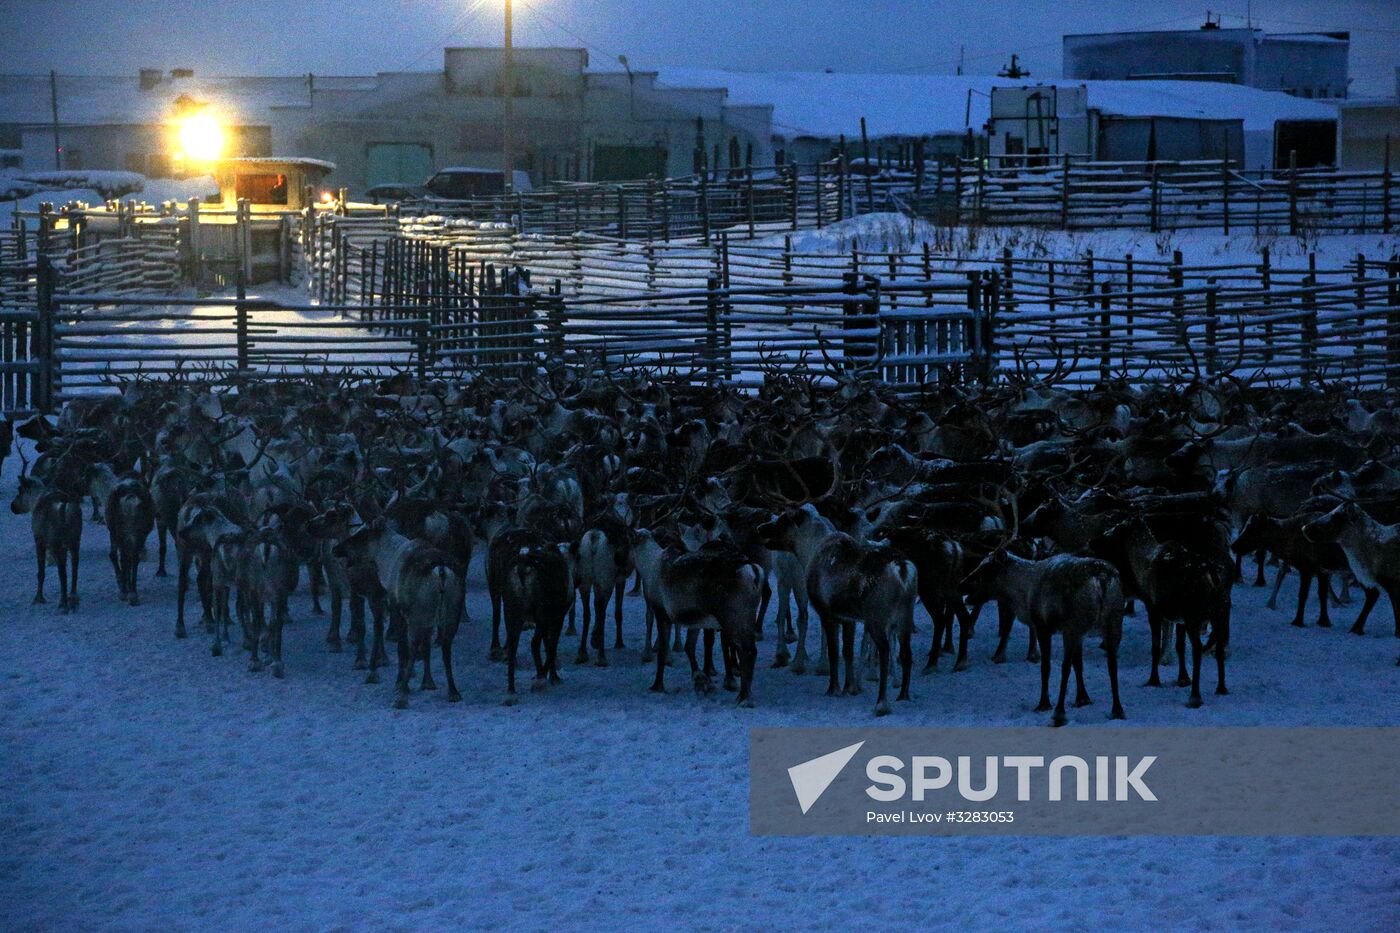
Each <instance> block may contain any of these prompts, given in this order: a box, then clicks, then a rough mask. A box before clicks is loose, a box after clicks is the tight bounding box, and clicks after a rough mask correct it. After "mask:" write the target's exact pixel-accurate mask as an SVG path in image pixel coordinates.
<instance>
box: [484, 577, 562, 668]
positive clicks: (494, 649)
mask: <svg viewBox="0 0 1400 933" xmlns="http://www.w3.org/2000/svg"><path fill="white" fill-rule="evenodd" d="M569 611H570V612H571V613H572V612H573V609H570V610H569ZM573 628H574V627H573V625H570V626H569V631H570V633H572V632H573ZM489 657H490V659H491V660H492V661H499V660H501V597H500V595H499V594H498V593H495V592H492V593H491V653H490V655H489Z"/></svg>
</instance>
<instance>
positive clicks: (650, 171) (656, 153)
mask: <svg viewBox="0 0 1400 933" xmlns="http://www.w3.org/2000/svg"><path fill="white" fill-rule="evenodd" d="M665 177H666V150H665V149H662V148H661V147H660V146H594V147H593V180H594V181H631V180H633V179H636V178H665Z"/></svg>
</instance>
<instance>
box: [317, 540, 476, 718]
mask: <svg viewBox="0 0 1400 933" xmlns="http://www.w3.org/2000/svg"><path fill="white" fill-rule="evenodd" d="M339 548H340V550H341V553H342V554H343V555H344V556H345V557H347V559H349V560H350V561H351V562H352V563H361V562H365V561H368V562H372V563H373V564H374V567H375V572H376V573H377V575H378V577H379V584H380V586H382V587H383V588H384V593H385V601H386V605H387V608H388V611H389V621H390V626H391V634H392V635H393V636H394V637H396V639H397V641H398V650H399V675H398V681H397V685H396V696H395V699H394V708H395V709H405V708H407V706H408V695H409V678H410V677H411V675H412V671H413V662H414V660H415V659H421V660H422V661H423V678H422V681H421V682H420V684H419V686H420V688H421V689H423V690H436V689H437V684H436V683H435V682H434V680H433V673H432V653H431V650H432V642H433V637H434V635H436V638H437V643H438V646H439V648H440V649H441V651H442V666H443V668H444V669H445V670H446V672H447V699H448V700H449V701H450V702H457V701H459V700H461V699H462V694H461V693H460V692H458V690H457V682H456V680H455V678H454V676H453V671H452V641H453V639H454V638H455V637H456V635H457V629H458V627H459V626H460V625H461V621H462V613H463V608H464V603H465V599H466V587H465V582H464V580H463V578H462V576H461V574H459V573H458V572H457V570H456V569H455V566H456V565H455V562H454V560H453V559H452V558H451V557H449V556H448V555H446V554H444V553H443V552H442V551H440V550H438V549H437V548H435V547H433V546H432V545H431V544H428V543H427V542H425V541H422V540H411V539H409V538H406V537H404V536H403V535H401V534H399V533H398V531H397V530H395V529H393V528H392V527H391V526H390V524H389V523H388V522H386V521H385V520H384V519H382V518H379V519H375V520H374V521H373V522H371V523H369V524H367V525H364V526H362V527H360V528H359V529H357V530H356V531H355V533H354V534H352V535H351V536H350V537H349V538H347V539H346V540H345V542H344V543H343V544H341V545H340V546H339Z"/></svg>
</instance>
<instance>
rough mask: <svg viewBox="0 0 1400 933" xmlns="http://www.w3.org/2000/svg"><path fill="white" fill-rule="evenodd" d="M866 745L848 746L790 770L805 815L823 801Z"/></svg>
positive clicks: (795, 791)
mask: <svg viewBox="0 0 1400 933" xmlns="http://www.w3.org/2000/svg"><path fill="white" fill-rule="evenodd" d="M864 744H865V742H863V741H862V742H857V743H856V744H854V745H847V746H846V747H845V748H838V749H837V750H836V751H834V752H829V753H827V754H825V755H822V756H821V757H820V758H813V759H811V760H810V761H804V762H802V764H800V765H793V766H792V767H791V768H788V780H790V781H792V790H793V792H794V793H795V794H797V804H798V806H800V807H801V808H802V812H803V814H804V815H805V814H806V812H807V811H808V810H810V809H812V805H813V804H815V803H816V802H817V801H818V800H820V799H821V796H822V794H824V793H826V789H827V788H828V787H830V786H831V782H832V781H834V780H836V778H837V776H838V775H840V774H841V771H842V769H844V768H845V767H846V765H848V764H849V763H850V761H851V759H852V758H854V757H855V754H856V752H858V751H860V747H861V746H862V745H864Z"/></svg>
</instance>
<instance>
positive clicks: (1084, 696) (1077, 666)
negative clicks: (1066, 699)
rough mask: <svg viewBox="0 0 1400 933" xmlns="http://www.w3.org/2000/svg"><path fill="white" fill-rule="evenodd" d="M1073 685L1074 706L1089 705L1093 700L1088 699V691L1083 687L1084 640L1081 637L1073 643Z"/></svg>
mask: <svg viewBox="0 0 1400 933" xmlns="http://www.w3.org/2000/svg"><path fill="white" fill-rule="evenodd" d="M1074 687H1075V690H1074V705H1075V707H1076V708H1078V707H1081V706H1089V705H1090V704H1092V703H1093V702H1094V701H1093V700H1091V699H1089V691H1088V690H1086V689H1085V687H1084V641H1083V640H1082V639H1080V640H1078V641H1076V642H1075V643H1074Z"/></svg>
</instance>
